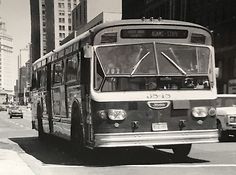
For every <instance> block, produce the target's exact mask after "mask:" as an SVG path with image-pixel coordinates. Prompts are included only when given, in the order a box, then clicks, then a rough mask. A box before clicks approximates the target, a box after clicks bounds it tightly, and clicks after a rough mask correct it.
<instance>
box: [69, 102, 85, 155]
mask: <svg viewBox="0 0 236 175" xmlns="http://www.w3.org/2000/svg"><path fill="white" fill-rule="evenodd" d="M81 115H82V114H81V111H80V108H79V105H78V104H74V105H73V106H72V114H71V118H72V122H71V123H72V124H71V144H72V147H73V149H74V150H75V151H76V152H77V153H82V152H84V144H83V141H84V139H83V126H82V124H81V120H82V116H81Z"/></svg>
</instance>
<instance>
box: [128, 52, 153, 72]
mask: <svg viewBox="0 0 236 175" xmlns="http://www.w3.org/2000/svg"><path fill="white" fill-rule="evenodd" d="M149 54H150V52H147V53H146V54H145V55H144V56H143V57H142V58H141V59H140V60H139V61H138V62H137V63H136V64H135V65H134V66H133V68H132V72H131V74H130V75H131V76H132V75H133V74H134V72H135V71H136V70H137V69H138V67H139V65H140V63H141V62H142V61H143V60H144V59H145V58H146V57H147V56H148V55H149Z"/></svg>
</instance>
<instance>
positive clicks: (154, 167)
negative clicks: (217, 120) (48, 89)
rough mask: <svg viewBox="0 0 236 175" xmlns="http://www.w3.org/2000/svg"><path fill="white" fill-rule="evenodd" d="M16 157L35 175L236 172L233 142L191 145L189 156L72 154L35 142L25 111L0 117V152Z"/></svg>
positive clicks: (62, 146)
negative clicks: (20, 115) (18, 116)
mask: <svg viewBox="0 0 236 175" xmlns="http://www.w3.org/2000/svg"><path fill="white" fill-rule="evenodd" d="M2 149H7V150H13V151H15V152H17V153H18V154H19V155H20V157H21V159H22V160H23V161H24V162H26V164H27V165H28V166H29V167H30V168H31V170H32V171H33V172H34V173H35V175H54V174H55V175H65V174H70V175H77V174H81V175H87V174H89V175H108V174H109V175H121V174H122V175H125V174H127V175H128V174H129V175H130V174H135V175H141V174H142V175H143V174H149V175H152V174H153V175H159V174H162V175H169V174H170V175H175V174H176V175H180V174H188V175H197V174H201V175H209V174H210V175H211V174H212V175H213V174H214V175H217V174H224V175H228V174H229V175H232V174H235V172H236V142H235V139H234V138H232V139H231V140H229V141H227V142H222V143H213V144H195V145H193V147H192V150H191V153H190V154H189V157H187V158H185V159H182V158H179V157H175V156H174V155H173V153H172V151H171V150H154V149H152V148H149V147H138V148H129V149H128V148H126V149H125V148H123V149H118V148H117V149H101V150H95V151H92V152H91V151H89V152H87V153H86V155H78V154H75V153H74V152H72V151H71V150H72V149H71V147H70V145H69V143H68V142H66V141H64V140H61V139H57V138H54V137H49V138H48V139H46V140H45V141H39V140H38V138H37V132H35V131H34V130H32V129H31V114H30V111H28V110H26V109H25V110H24V118H23V119H20V118H13V119H10V118H9V115H8V114H7V113H6V112H0V151H1V150H2Z"/></svg>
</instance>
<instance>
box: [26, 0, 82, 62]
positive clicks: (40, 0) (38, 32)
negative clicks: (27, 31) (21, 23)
mask: <svg viewBox="0 0 236 175" xmlns="http://www.w3.org/2000/svg"><path fill="white" fill-rule="evenodd" d="M78 3H79V0H52V1H47V0H30V7H31V25H32V26H31V29H32V30H31V43H32V57H33V61H35V60H37V59H38V58H39V57H41V56H43V55H45V54H46V53H48V52H50V51H51V50H53V49H55V48H57V47H59V46H60V42H61V41H62V40H63V39H64V38H65V37H67V36H68V35H69V34H70V33H71V32H72V10H73V8H74V7H75V6H76V5H77V4H78Z"/></svg>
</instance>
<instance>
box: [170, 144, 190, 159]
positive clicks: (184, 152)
mask: <svg viewBox="0 0 236 175" xmlns="http://www.w3.org/2000/svg"><path fill="white" fill-rule="evenodd" d="M191 147H192V144H184V145H174V146H173V148H172V150H173V152H174V154H175V155H176V156H177V157H186V156H188V154H189V153H190V151H191Z"/></svg>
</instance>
